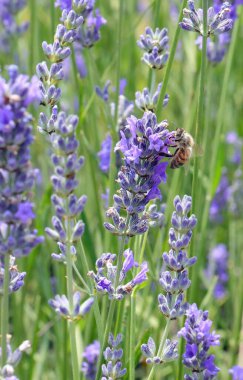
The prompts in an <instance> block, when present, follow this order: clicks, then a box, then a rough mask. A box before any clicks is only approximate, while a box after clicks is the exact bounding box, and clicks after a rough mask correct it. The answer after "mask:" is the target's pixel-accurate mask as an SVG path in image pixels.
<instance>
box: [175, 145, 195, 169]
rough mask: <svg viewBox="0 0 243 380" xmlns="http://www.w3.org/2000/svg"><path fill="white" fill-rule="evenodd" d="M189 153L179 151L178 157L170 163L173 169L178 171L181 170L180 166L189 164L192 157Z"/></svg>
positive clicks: (182, 150) (183, 150)
mask: <svg viewBox="0 0 243 380" xmlns="http://www.w3.org/2000/svg"><path fill="white" fill-rule="evenodd" d="M188 153H189V152H187V150H185V149H180V150H178V152H177V153H176V155H175V156H174V157H173V158H172V160H171V162H170V167H171V169H176V168H179V167H180V166H183V165H184V164H185V163H186V162H187V160H188V158H189V156H190V155H189V154H188Z"/></svg>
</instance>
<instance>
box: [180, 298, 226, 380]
mask: <svg viewBox="0 0 243 380" xmlns="http://www.w3.org/2000/svg"><path fill="white" fill-rule="evenodd" d="M186 316H187V319H186V322H185V326H184V327H183V328H182V329H181V330H180V331H179V333H178V336H179V337H182V338H184V339H185V341H186V349H185V353H184V354H183V364H184V365H185V366H186V367H187V368H190V369H191V371H192V375H186V376H185V379H186V380H197V379H200V378H202V377H200V374H202V376H203V378H204V379H216V376H217V373H218V372H219V368H218V367H216V366H215V364H214V356H213V355H209V354H208V351H209V349H210V347H211V346H218V345H219V344H220V342H219V335H216V334H215V332H211V331H210V330H211V326H212V322H211V321H210V320H209V319H208V312H207V311H202V310H198V308H197V306H196V304H193V305H191V306H190V308H189V309H188V311H187V312H186Z"/></svg>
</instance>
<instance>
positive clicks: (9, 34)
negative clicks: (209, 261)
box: [0, 0, 29, 53]
mask: <svg viewBox="0 0 243 380" xmlns="http://www.w3.org/2000/svg"><path fill="white" fill-rule="evenodd" d="M25 6H26V0H15V1H13V0H1V4H0V29H1V35H0V51H3V52H5V53H10V51H11V40H13V39H14V38H15V37H16V36H18V37H19V36H20V35H21V34H23V33H24V32H25V31H26V30H27V29H28V26H29V23H28V22H23V23H21V24H19V23H17V16H18V13H19V12H20V11H21V10H22V9H23V8H24V7H25Z"/></svg>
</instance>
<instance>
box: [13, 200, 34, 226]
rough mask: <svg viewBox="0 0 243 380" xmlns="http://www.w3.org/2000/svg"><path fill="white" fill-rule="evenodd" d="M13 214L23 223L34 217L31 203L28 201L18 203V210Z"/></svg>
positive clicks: (27, 222) (29, 221)
mask: <svg viewBox="0 0 243 380" xmlns="http://www.w3.org/2000/svg"><path fill="white" fill-rule="evenodd" d="M15 216H16V218H17V219H19V220H20V221H21V222H22V223H23V224H29V223H31V221H32V219H34V218H35V214H34V212H33V204H32V203H30V202H22V203H20V204H19V206H18V211H17V212H16V214H15Z"/></svg>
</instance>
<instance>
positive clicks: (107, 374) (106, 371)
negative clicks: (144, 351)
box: [101, 334, 127, 380]
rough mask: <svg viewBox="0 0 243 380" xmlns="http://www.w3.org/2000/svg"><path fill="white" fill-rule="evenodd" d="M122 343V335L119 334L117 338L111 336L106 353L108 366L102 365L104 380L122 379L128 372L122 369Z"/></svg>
mask: <svg viewBox="0 0 243 380" xmlns="http://www.w3.org/2000/svg"><path fill="white" fill-rule="evenodd" d="M121 341H122V335H121V334H118V335H117V336H116V337H114V336H113V335H112V334H110V335H109V339H108V343H109V346H108V347H107V348H106V349H105V351H104V358H105V361H106V362H107V364H103V365H102V375H103V376H102V378H101V379H102V380H109V379H114V380H116V379H121V378H122V377H123V376H125V374H126V372H127V370H126V368H122V362H121V359H122V356H123V350H122V348H118V346H119V345H120V343H121Z"/></svg>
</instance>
